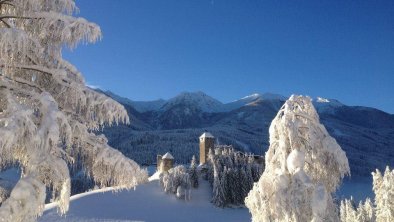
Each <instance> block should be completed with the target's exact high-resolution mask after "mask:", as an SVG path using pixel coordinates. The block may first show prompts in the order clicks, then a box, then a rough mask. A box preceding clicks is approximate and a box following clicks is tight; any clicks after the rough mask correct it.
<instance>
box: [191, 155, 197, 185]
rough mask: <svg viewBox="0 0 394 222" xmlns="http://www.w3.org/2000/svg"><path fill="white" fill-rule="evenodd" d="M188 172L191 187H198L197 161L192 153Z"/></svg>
mask: <svg viewBox="0 0 394 222" xmlns="http://www.w3.org/2000/svg"><path fill="white" fill-rule="evenodd" d="M189 174H190V181H191V184H192V187H193V188H197V187H198V174H197V161H196V157H195V156H194V155H193V158H192V161H191V163H190V170H189Z"/></svg>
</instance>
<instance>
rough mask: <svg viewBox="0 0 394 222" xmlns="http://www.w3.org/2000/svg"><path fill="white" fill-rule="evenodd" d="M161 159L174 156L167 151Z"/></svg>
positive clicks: (170, 158)
mask: <svg viewBox="0 0 394 222" xmlns="http://www.w3.org/2000/svg"><path fill="white" fill-rule="evenodd" d="M162 159H169V160H173V159H174V157H173V156H172V155H171V153H169V152H167V153H166V154H164V156H163V157H162Z"/></svg>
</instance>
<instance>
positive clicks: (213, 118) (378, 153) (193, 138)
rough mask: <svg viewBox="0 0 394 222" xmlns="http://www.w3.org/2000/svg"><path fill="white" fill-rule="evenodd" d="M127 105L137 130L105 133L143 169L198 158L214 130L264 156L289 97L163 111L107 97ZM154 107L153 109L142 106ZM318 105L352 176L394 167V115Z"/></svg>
mask: <svg viewBox="0 0 394 222" xmlns="http://www.w3.org/2000/svg"><path fill="white" fill-rule="evenodd" d="M103 93H105V94H107V95H109V96H111V97H112V98H114V99H115V100H117V101H119V102H120V103H122V104H123V105H124V106H125V107H126V109H127V111H128V112H129V115H130V117H131V125H128V126H126V125H120V126H114V127H111V128H106V129H104V131H103V132H104V134H105V135H106V136H107V137H108V139H109V143H110V144H111V145H112V146H113V147H115V148H117V149H119V150H121V151H122V152H123V153H125V154H126V155H127V156H129V157H131V158H132V159H134V160H136V161H138V162H139V163H141V164H152V163H155V161H156V155H157V154H164V153H166V152H167V151H172V153H173V154H174V157H175V160H176V161H177V162H178V163H187V162H189V161H190V159H191V157H192V155H196V156H198V137H199V135H200V134H201V133H202V132H204V131H205V130H207V131H210V132H211V133H212V134H213V135H214V136H215V137H216V138H217V143H220V144H232V145H233V146H234V147H235V148H236V149H239V150H243V151H247V152H253V153H255V154H261V155H263V154H264V153H265V151H266V149H267V148H268V145H269V141H268V128H269V126H270V123H271V121H272V119H273V118H274V117H275V115H276V113H277V111H278V110H279V108H280V107H281V106H282V104H283V103H284V101H285V100H286V98H285V97H284V96H280V95H276V94H252V95H250V96H246V97H244V98H242V99H240V100H237V101H234V102H231V103H227V104H222V103H220V102H219V101H217V100H216V99H213V98H212V97H210V96H208V95H206V94H204V93H202V92H197V93H182V94H180V95H178V96H176V97H175V98H173V99H170V100H168V101H163V100H160V101H161V102H160V103H161V107H159V106H157V104H156V108H155V109H153V108H152V106H151V105H149V104H151V102H145V103H143V102H139V103H138V104H139V106H138V109H139V110H149V111H145V112H139V111H137V109H136V108H135V107H134V105H133V104H134V102H133V101H131V100H129V99H125V98H122V97H120V96H117V95H114V94H113V93H108V92H103ZM141 104H145V105H146V104H148V105H149V107H150V108H149V107H148V106H147V105H146V106H141ZM314 105H315V107H316V109H317V111H318V113H319V115H320V119H321V122H322V123H323V124H324V125H325V126H326V128H327V130H328V131H329V133H330V134H331V135H332V136H333V137H334V138H335V139H336V140H337V141H338V143H339V144H340V145H341V146H342V148H343V149H344V150H345V151H346V154H347V156H348V158H349V162H350V167H351V171H352V175H356V176H357V175H370V172H371V171H373V170H374V169H375V168H379V169H383V168H384V167H385V166H386V165H389V166H394V152H393V149H394V115H391V114H388V113H385V112H383V111H380V110H377V109H374V108H368V107H359V106H347V105H344V104H342V103H341V102H339V101H337V100H333V99H329V100H328V99H324V98H317V99H316V100H315V101H314Z"/></svg>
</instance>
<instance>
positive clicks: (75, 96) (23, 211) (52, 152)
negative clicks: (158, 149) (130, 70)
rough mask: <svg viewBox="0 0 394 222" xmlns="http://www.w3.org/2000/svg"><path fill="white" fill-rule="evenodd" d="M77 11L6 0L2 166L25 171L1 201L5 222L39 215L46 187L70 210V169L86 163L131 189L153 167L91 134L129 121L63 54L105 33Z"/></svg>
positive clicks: (1, 22) (69, 0)
mask: <svg viewBox="0 0 394 222" xmlns="http://www.w3.org/2000/svg"><path fill="white" fill-rule="evenodd" d="M76 11H77V7H76V6H75V3H74V1H73V0H56V1H54V0H1V1H0V169H5V168H6V167H7V166H10V165H17V166H20V168H21V169H22V171H21V172H22V176H21V179H20V180H19V182H18V183H17V184H16V186H15V187H14V188H13V190H12V192H11V194H10V197H9V198H8V199H7V200H6V201H5V202H3V203H2V205H1V207H0V218H1V219H2V220H3V221H34V220H35V219H36V217H37V216H39V215H40V214H41V213H42V210H43V205H44V201H45V199H46V195H47V193H46V190H48V191H50V195H51V201H56V202H58V203H59V212H60V213H62V214H63V213H65V212H66V211H67V210H68V204H69V196H70V173H69V169H68V167H73V166H76V165H79V166H82V167H83V168H84V169H85V172H86V173H87V174H88V176H89V177H90V178H92V179H93V180H94V181H95V182H96V183H97V184H98V185H99V186H118V187H125V188H131V187H133V186H135V185H137V184H138V183H140V182H142V181H145V180H146V179H147V173H146V171H144V170H141V169H140V167H139V166H138V165H137V164H136V163H135V162H134V161H132V160H130V159H127V158H126V157H125V156H123V155H122V154H121V153H120V152H119V151H116V150H114V149H112V148H111V147H109V146H108V145H107V140H106V139H105V137H104V136H96V135H95V134H93V133H92V130H97V129H100V128H102V127H103V126H105V125H111V124H114V123H119V122H126V123H127V122H128V121H129V119H128V116H127V113H126V111H125V109H124V108H123V107H122V106H121V105H120V104H118V103H116V102H114V101H113V100H111V99H109V98H108V97H106V96H104V95H102V94H99V93H97V92H95V91H93V90H91V89H89V88H87V87H86V86H85V82H84V79H83V77H82V75H81V74H80V73H79V72H78V70H77V69H76V68H75V67H74V66H72V65H71V64H70V63H68V62H67V61H65V60H64V59H63V58H62V53H61V50H62V47H63V46H68V47H70V48H74V47H76V46H77V44H78V43H80V42H83V43H94V42H95V41H96V40H98V39H100V37H101V31H100V28H99V27H98V26H97V25H96V24H94V23H90V22H88V21H86V20H85V19H83V18H77V17H74V15H75V12H76Z"/></svg>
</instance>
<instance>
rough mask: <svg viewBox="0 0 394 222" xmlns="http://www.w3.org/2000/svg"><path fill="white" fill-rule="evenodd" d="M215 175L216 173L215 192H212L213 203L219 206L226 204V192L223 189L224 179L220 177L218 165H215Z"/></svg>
mask: <svg viewBox="0 0 394 222" xmlns="http://www.w3.org/2000/svg"><path fill="white" fill-rule="evenodd" d="M213 172H214V173H213V175H214V183H213V194H212V201H211V202H212V203H213V204H214V205H215V206H217V207H224V206H226V194H225V191H224V189H223V185H222V183H223V182H222V181H223V180H221V179H220V177H219V171H218V168H217V165H216V164H214V165H213Z"/></svg>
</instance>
